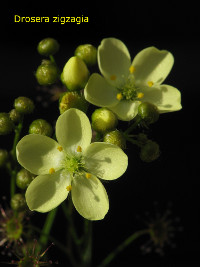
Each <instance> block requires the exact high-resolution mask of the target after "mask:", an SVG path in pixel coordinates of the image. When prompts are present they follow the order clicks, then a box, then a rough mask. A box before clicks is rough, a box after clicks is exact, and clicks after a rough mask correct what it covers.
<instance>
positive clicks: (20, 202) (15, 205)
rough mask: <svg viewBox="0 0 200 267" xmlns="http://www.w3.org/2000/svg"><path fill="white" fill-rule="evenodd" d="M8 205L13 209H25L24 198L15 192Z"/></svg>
mask: <svg viewBox="0 0 200 267" xmlns="http://www.w3.org/2000/svg"><path fill="white" fill-rule="evenodd" d="M10 206H11V208H12V209H13V210H15V211H23V210H25V209H26V207H27V205H26V200H25V197H24V195H22V194H15V195H14V196H13V197H12V198H11V201H10Z"/></svg>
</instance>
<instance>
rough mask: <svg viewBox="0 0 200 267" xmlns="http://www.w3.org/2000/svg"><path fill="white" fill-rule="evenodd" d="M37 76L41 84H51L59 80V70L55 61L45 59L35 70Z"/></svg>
mask: <svg viewBox="0 0 200 267" xmlns="http://www.w3.org/2000/svg"><path fill="white" fill-rule="evenodd" d="M35 77H36V79H37V82H38V83H39V84H40V85H51V84H54V83H55V82H56V81H57V80H58V78H59V71H58V68H57V66H56V65H55V63H53V62H51V61H50V60H43V61H42V63H41V65H40V66H39V67H38V68H37V70H36V72H35Z"/></svg>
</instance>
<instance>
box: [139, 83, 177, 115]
mask: <svg viewBox="0 0 200 267" xmlns="http://www.w3.org/2000/svg"><path fill="white" fill-rule="evenodd" d="M142 92H143V93H144V97H143V98H142V101H144V102H150V103H152V104H154V105H156V106H157V107H158V110H159V112H160V113H166V112H171V111H177V110H180V109H181V108H182V106H181V93H180V91H179V90H178V89H176V88H175V87H173V86H170V85H166V84H162V85H158V86H157V87H151V88H149V87H144V88H143V89H142Z"/></svg>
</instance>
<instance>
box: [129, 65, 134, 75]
mask: <svg viewBox="0 0 200 267" xmlns="http://www.w3.org/2000/svg"><path fill="white" fill-rule="evenodd" d="M134 71H135V68H134V67H133V66H132V65H131V66H130V68H129V72H130V73H131V74H133V72H134Z"/></svg>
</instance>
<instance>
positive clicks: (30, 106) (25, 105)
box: [14, 96, 35, 114]
mask: <svg viewBox="0 0 200 267" xmlns="http://www.w3.org/2000/svg"><path fill="white" fill-rule="evenodd" d="M14 108H15V109H16V110H17V111H18V112H20V113H21V114H31V113H32V112H33V110H34V108H35V105H34V103H33V101H32V100H31V99H30V98H28V97H25V96H20V97H18V98H16V99H15V101H14Z"/></svg>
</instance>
